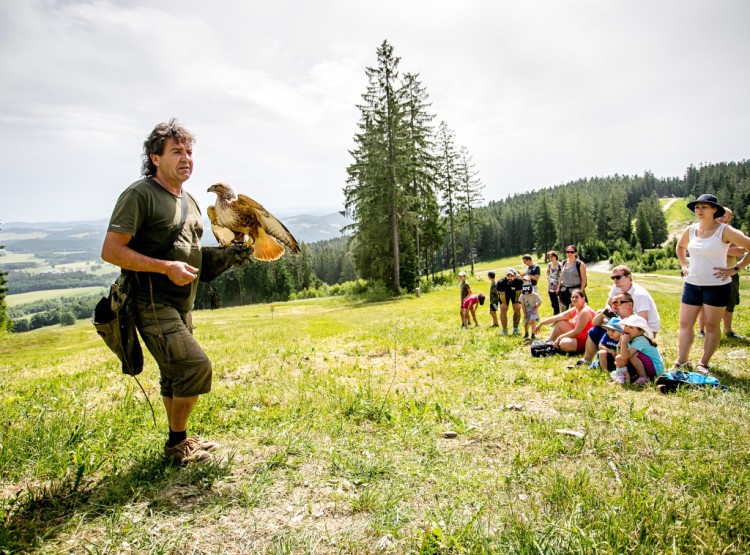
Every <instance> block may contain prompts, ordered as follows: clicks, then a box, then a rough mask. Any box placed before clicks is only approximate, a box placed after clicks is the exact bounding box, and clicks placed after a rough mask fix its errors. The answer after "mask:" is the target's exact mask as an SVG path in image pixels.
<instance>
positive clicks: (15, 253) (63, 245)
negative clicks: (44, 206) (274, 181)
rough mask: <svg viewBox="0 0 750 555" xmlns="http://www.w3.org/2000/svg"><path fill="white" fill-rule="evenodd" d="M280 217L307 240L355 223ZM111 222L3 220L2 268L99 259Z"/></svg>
mask: <svg viewBox="0 0 750 555" xmlns="http://www.w3.org/2000/svg"><path fill="white" fill-rule="evenodd" d="M280 219H281V220H282V221H283V223H284V224H285V225H286V227H287V228H288V229H289V231H291V232H292V234H293V235H294V236H295V237H296V238H297V240H298V241H302V242H305V243H314V242H316V241H321V240H326V239H333V238H336V237H340V236H341V231H340V230H341V229H342V228H343V227H344V226H346V225H348V224H349V223H351V221H350V220H349V219H347V218H345V217H344V216H342V215H341V214H339V213H338V212H332V213H330V214H327V215H325V216H312V215H309V214H300V215H295V216H285V217H280ZM107 222H108V220H94V221H75V222H3V223H2V229H0V245H4V246H5V251H4V254H5V256H3V251H0V269H3V270H13V269H23V268H24V267H34V266H38V265H39V263H40V262H41V261H46V262H47V263H48V264H49V265H61V264H75V263H79V262H89V261H96V262H98V261H100V258H99V255H100V252H101V248H102V241H103V240H104V233H105V230H106V227H107ZM203 244H204V245H206V246H215V245H216V240H215V239H214V236H213V233H211V226H210V224H209V223H208V221H204V232H203ZM19 255H27V256H19ZM31 255H33V257H31ZM32 258H33V259H35V260H36V262H34V261H32Z"/></svg>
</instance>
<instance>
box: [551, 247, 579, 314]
mask: <svg viewBox="0 0 750 555" xmlns="http://www.w3.org/2000/svg"><path fill="white" fill-rule="evenodd" d="M565 255H566V256H567V259H566V260H565V262H564V263H563V264H562V270H561V271H560V285H559V290H558V292H559V294H560V308H561V310H563V311H566V310H568V309H569V308H570V305H571V301H570V294H571V293H572V292H573V291H574V290H575V289H580V290H581V291H585V290H586V264H584V263H583V261H582V260H581V259H579V258H578V247H576V246H575V245H568V246H567V247H565Z"/></svg>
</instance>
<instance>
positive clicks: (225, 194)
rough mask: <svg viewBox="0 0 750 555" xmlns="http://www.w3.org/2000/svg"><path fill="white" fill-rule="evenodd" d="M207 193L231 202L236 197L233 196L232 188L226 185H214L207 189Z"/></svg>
mask: <svg viewBox="0 0 750 555" xmlns="http://www.w3.org/2000/svg"><path fill="white" fill-rule="evenodd" d="M208 192H209V193H216V196H217V197H220V198H224V199H227V200H232V199H234V198H236V195H235V194H234V191H233V190H232V188H231V187H230V186H229V185H227V184H226V183H221V182H219V183H214V184H213V185H211V186H210V187H209V188H208Z"/></svg>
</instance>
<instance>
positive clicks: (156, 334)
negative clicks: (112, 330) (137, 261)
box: [135, 301, 212, 398]
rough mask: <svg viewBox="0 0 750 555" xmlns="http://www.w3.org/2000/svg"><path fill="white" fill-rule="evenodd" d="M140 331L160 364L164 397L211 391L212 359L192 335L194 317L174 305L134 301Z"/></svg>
mask: <svg viewBox="0 0 750 555" xmlns="http://www.w3.org/2000/svg"><path fill="white" fill-rule="evenodd" d="M135 305H136V309H137V318H138V331H139V332H140V334H141V337H142V338H143V342H144V343H145V344H146V348H147V349H148V350H149V352H150V353H151V355H152V356H153V357H154V359H155V360H156V363H157V364H158V365H159V371H160V373H161V379H160V380H159V384H160V386H161V395H162V397H169V398H172V397H194V396H196V395H203V394H204V393H208V392H209V391H211V373H212V372H211V361H210V360H208V357H207V356H206V353H204V352H203V349H201V346H200V345H198V342H197V341H196V340H195V338H194V337H193V317H192V314H191V313H190V312H181V311H179V310H177V309H175V308H173V307H171V306H167V305H165V304H162V303H158V302H155V303H154V304H153V305H152V304H151V303H150V302H142V301H135Z"/></svg>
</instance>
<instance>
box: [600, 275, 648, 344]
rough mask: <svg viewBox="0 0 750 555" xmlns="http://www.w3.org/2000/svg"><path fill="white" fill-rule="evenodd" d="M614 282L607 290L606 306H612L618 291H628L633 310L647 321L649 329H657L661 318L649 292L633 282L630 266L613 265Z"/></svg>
mask: <svg viewBox="0 0 750 555" xmlns="http://www.w3.org/2000/svg"><path fill="white" fill-rule="evenodd" d="M610 278H611V279H612V281H614V284H613V285H612V289H610V291H609V296H608V297H607V307H608V308H610V309H611V308H612V306H611V305H612V299H614V298H615V297H616V296H617V295H619V294H620V293H628V294H629V295H630V296H631V297H633V312H634V313H635V314H638V315H639V316H642V317H643V318H645V319H646V322H648V327H649V328H651V331H652V332H654V335H656V332H658V331H659V328H660V326H661V318H659V311H658V310H657V309H656V303H654V299H652V298H651V294H650V293H649V292H648V291H646V289H644V288H643V287H642V286H641V285H638V284H637V283H633V276H632V275H631V272H630V268H628V267H627V266H626V265H625V264H621V265H619V266H615V267H614V268H612V275H611V276H610Z"/></svg>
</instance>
